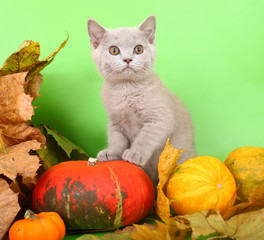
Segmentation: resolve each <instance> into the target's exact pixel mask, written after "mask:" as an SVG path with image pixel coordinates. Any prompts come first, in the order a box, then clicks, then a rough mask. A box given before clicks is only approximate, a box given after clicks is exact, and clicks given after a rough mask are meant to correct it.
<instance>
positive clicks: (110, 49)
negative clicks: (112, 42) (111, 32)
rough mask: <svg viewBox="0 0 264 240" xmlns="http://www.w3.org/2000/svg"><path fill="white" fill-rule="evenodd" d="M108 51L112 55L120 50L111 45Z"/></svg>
mask: <svg viewBox="0 0 264 240" xmlns="http://www.w3.org/2000/svg"><path fill="white" fill-rule="evenodd" d="M109 52H110V54H112V55H118V54H119V53H120V50H119V48H118V47H116V46H112V47H110V48H109Z"/></svg>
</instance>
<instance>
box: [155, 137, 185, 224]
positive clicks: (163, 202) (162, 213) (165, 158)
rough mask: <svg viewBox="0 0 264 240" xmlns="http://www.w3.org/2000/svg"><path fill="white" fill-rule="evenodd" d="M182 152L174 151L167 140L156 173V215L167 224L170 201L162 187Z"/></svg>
mask: <svg viewBox="0 0 264 240" xmlns="http://www.w3.org/2000/svg"><path fill="white" fill-rule="evenodd" d="M182 151H183V150H178V149H175V148H174V147H173V146H172V145H169V139H168V140H167V142H166V145H165V148H164V150H163V152H162V153H161V155H160V158H159V164H158V171H159V183H158V186H157V206H156V213H157V214H158V215H159V217H160V218H161V219H162V220H163V221H164V222H167V221H168V219H169V218H170V216H171V214H170V201H169V199H168V198H167V197H166V195H165V194H164V187H165V186H166V184H167V182H168V180H169V179H170V176H171V174H172V173H173V171H174V169H175V168H176V167H177V166H178V164H177V160H178V158H179V157H180V154H181V152H182Z"/></svg>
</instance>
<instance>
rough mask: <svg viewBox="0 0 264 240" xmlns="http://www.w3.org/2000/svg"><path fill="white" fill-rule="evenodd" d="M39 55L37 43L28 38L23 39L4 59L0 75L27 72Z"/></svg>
mask: <svg viewBox="0 0 264 240" xmlns="http://www.w3.org/2000/svg"><path fill="white" fill-rule="evenodd" d="M39 56H40V46H39V43H37V42H34V41H30V40H27V41H24V42H23V43H22V45H21V46H20V47H19V48H18V50H17V51H16V52H14V53H13V54H11V55H10V56H9V57H8V58H7V59H6V61H5V62H4V64H3V66H2V68H1V69H0V76H5V75H9V74H13V73H20V72H28V71H29V70H30V69H32V66H34V65H35V64H36V63H37V62H38V58H39Z"/></svg>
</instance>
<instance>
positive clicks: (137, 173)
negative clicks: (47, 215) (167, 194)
mask: <svg viewBox="0 0 264 240" xmlns="http://www.w3.org/2000/svg"><path fill="white" fill-rule="evenodd" d="M154 200H155V191H154V187H153V184H152V182H151V180H150V178H149V177H148V175H147V174H146V173H145V172H144V171H143V170H142V169H141V168H139V167H137V166H136V165H135V164H132V163H129V162H126V161H109V162H99V163H98V164H97V165H94V166H89V165H88V161H68V162H63V163H60V164H57V165H55V166H53V167H51V168H50V169H48V170H47V171H46V172H45V173H44V174H43V175H42V176H41V177H40V179H39V180H38V182H37V184H36V187H35V189H34V192H33V207H34V209H35V210H36V211H55V212H58V213H59V214H60V215H61V217H62V219H63V220H64V222H65V225H66V228H67V229H114V228H118V227H121V226H125V225H129V224H132V223H135V222H138V221H139V220H141V219H142V218H143V217H145V216H146V215H147V214H148V213H149V211H150V210H151V209H152V207H153V204H154Z"/></svg>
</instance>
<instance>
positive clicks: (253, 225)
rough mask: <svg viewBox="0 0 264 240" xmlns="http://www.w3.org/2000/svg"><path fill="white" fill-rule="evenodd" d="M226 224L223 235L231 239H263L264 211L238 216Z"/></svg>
mask: <svg viewBox="0 0 264 240" xmlns="http://www.w3.org/2000/svg"><path fill="white" fill-rule="evenodd" d="M226 223H227V224H226V232H225V233H224V234H225V235H226V236H229V237H231V238H233V239H236V240H249V239H250V240H260V239H264V209H261V210H258V211H252V212H247V213H241V214H238V215H236V216H233V217H232V218H231V219H230V220H228V221H227V222H226Z"/></svg>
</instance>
